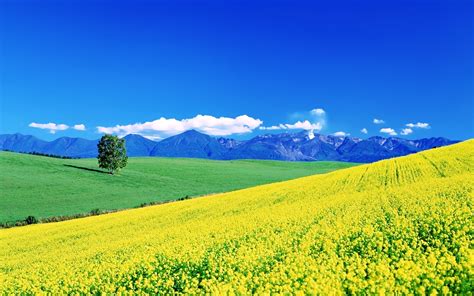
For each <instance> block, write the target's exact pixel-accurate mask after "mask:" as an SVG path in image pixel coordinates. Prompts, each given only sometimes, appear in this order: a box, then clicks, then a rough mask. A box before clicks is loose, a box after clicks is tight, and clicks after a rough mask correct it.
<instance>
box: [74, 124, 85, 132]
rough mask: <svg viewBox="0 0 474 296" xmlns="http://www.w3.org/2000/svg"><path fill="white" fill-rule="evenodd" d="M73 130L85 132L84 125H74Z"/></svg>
mask: <svg viewBox="0 0 474 296" xmlns="http://www.w3.org/2000/svg"><path fill="white" fill-rule="evenodd" d="M72 128H73V129H75V130H76V131H85V130H86V126H85V125H84V124H82V123H81V124H75V125H74V126H73V127H72Z"/></svg>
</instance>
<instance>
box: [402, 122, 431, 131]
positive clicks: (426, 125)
mask: <svg viewBox="0 0 474 296" xmlns="http://www.w3.org/2000/svg"><path fill="white" fill-rule="evenodd" d="M406 126H408V127H409V128H424V129H428V128H431V126H430V125H429V123H426V122H417V123H407V124H406Z"/></svg>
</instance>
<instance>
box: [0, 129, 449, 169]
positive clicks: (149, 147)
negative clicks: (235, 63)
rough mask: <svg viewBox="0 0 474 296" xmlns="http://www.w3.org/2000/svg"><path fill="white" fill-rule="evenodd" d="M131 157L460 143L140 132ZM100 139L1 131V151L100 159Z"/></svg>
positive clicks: (301, 153)
mask: <svg viewBox="0 0 474 296" xmlns="http://www.w3.org/2000/svg"><path fill="white" fill-rule="evenodd" d="M124 138H125V141H126V148H127V154H128V155H129V156H161V157H191V158H207V159H218V160H230V159H272V160H287V161H317V160H338V161H350V162H365V163H367V162H374V161H378V160H381V159H386V158H391V157H397V156H403V155H407V154H411V153H415V152H418V151H422V150H426V149H430V148H435V147H440V146H446V145H450V144H454V143H457V142H458V141H452V140H449V139H446V138H442V137H437V138H425V139H419V140H406V139H401V138H396V137H389V138H384V137H370V138H368V139H360V138H355V137H337V136H332V135H327V136H326V135H322V134H313V133H312V132H308V131H302V132H298V133H281V134H266V135H259V136H256V137H254V138H252V139H250V140H246V141H238V140H235V139H229V138H222V137H221V138H215V137H211V136H209V135H206V134H203V133H200V132H198V131H195V130H189V131H186V132H184V133H181V134H178V135H175V136H172V137H169V138H166V139H164V140H162V141H160V142H155V141H152V140H149V139H147V138H145V137H142V136H140V135H134V134H130V135H127V136H125V137H124ZM97 143H98V140H86V139H82V138H70V137H61V138H58V139H56V140H54V141H51V142H48V141H43V140H41V139H38V138H36V137H34V136H31V135H22V134H19V133H16V134H4V135H0V150H10V151H16V152H39V153H45V154H54V155H60V156H68V157H80V158H83V157H96V156H97Z"/></svg>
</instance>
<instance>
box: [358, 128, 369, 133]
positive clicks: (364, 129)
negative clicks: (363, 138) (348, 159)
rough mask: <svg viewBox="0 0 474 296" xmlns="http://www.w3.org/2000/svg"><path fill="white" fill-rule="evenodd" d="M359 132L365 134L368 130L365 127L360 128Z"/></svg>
mask: <svg viewBox="0 0 474 296" xmlns="http://www.w3.org/2000/svg"><path fill="white" fill-rule="evenodd" d="M360 132H361V133H363V134H366V135H367V134H368V133H369V131H368V130H367V129H366V128H365V127H364V128H363V129H361V130H360Z"/></svg>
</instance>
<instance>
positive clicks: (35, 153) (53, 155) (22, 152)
mask: <svg viewBox="0 0 474 296" xmlns="http://www.w3.org/2000/svg"><path fill="white" fill-rule="evenodd" d="M2 151H7V152H15V153H21V154H30V155H38V156H46V157H52V158H61V159H78V158H79V157H71V156H62V155H56V154H49V153H41V152H36V151H33V152H24V151H13V150H10V149H2Z"/></svg>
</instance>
